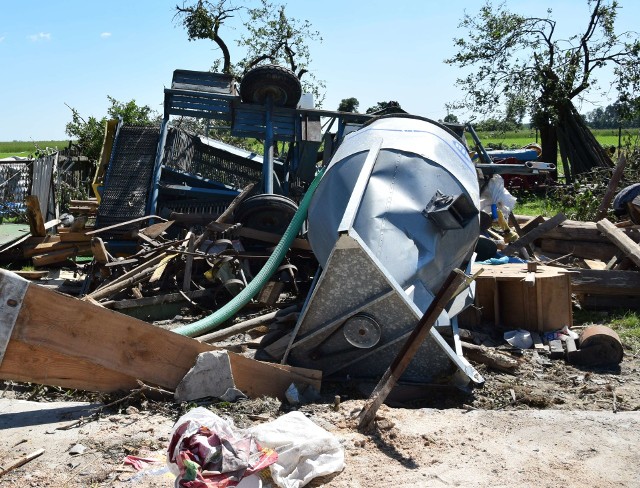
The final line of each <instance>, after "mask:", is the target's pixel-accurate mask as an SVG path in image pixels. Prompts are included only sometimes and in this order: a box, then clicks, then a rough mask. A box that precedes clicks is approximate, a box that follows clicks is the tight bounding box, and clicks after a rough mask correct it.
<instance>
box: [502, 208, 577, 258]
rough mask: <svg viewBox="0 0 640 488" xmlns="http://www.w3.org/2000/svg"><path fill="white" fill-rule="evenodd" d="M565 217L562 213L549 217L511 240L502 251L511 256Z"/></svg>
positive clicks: (558, 223)
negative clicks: (521, 235)
mask: <svg viewBox="0 0 640 488" xmlns="http://www.w3.org/2000/svg"><path fill="white" fill-rule="evenodd" d="M566 219H567V218H566V217H565V215H564V214H563V213H559V214H557V215H555V216H553V217H551V218H550V219H549V220H547V221H546V222H544V223H542V224H540V225H539V226H538V227H536V228H535V229H533V230H532V231H530V232H528V233H527V234H525V235H524V236H523V237H521V238H519V239H516V240H515V241H513V242H512V243H511V244H509V245H508V246H507V247H505V248H504V249H503V250H502V253H503V254H504V255H506V256H511V255H513V254H515V253H517V252H518V251H519V250H520V248H522V247H524V246H526V245H528V244H531V243H533V241H535V240H536V239H539V238H540V237H542V236H543V235H544V234H546V233H547V232H548V231H549V230H551V229H553V228H555V227H557V226H558V225H560V224H561V223H562V222H563V221H565V220H566Z"/></svg>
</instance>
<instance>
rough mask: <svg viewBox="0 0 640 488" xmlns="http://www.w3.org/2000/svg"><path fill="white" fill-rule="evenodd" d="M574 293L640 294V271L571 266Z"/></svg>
mask: <svg viewBox="0 0 640 488" xmlns="http://www.w3.org/2000/svg"><path fill="white" fill-rule="evenodd" d="M569 271H570V274H569V276H570V277H571V288H572V290H573V291H574V293H579V294H590V295H636V296H638V295H640V273H639V272H637V271H618V270H597V269H582V268H571V269H570V270H569Z"/></svg>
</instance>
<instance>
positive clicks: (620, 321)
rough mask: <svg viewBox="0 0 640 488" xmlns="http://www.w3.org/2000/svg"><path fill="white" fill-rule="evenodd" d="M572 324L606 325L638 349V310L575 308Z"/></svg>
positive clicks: (627, 343)
mask: <svg viewBox="0 0 640 488" xmlns="http://www.w3.org/2000/svg"><path fill="white" fill-rule="evenodd" d="M573 322H574V324H576V325H577V324H581V325H592V324H596V325H606V326H608V327H611V328H612V329H613V330H615V331H616V332H617V334H618V336H620V340H621V341H622V342H623V343H624V344H626V345H628V346H630V347H632V348H633V350H635V351H637V350H639V349H640V312H636V311H632V310H626V311H622V310H620V311H613V312H594V311H589V310H576V311H575V312H574V314H573Z"/></svg>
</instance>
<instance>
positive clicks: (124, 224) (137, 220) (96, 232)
mask: <svg viewBox="0 0 640 488" xmlns="http://www.w3.org/2000/svg"><path fill="white" fill-rule="evenodd" d="M150 219H154V220H156V219H157V220H160V221H161V222H166V221H167V219H163V218H162V217H158V216H157V215H146V216H145V217H138V218H135V219H131V220H127V221H126V222H120V223H119V224H113V225H109V226H107V227H101V228H99V229H95V230H91V231H89V232H87V233H86V234H87V235H89V236H93V235H96V234H100V233H101V232H106V231H108V230H113V229H119V228H120V227H124V226H127V225H130V224H136V223H138V222H144V221H145V220H150Z"/></svg>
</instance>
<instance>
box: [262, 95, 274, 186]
mask: <svg viewBox="0 0 640 488" xmlns="http://www.w3.org/2000/svg"><path fill="white" fill-rule="evenodd" d="M264 125H265V127H264V156H263V158H262V185H263V192H264V193H268V194H271V193H273V98H272V97H271V95H267V99H266V100H265V117H264Z"/></svg>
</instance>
